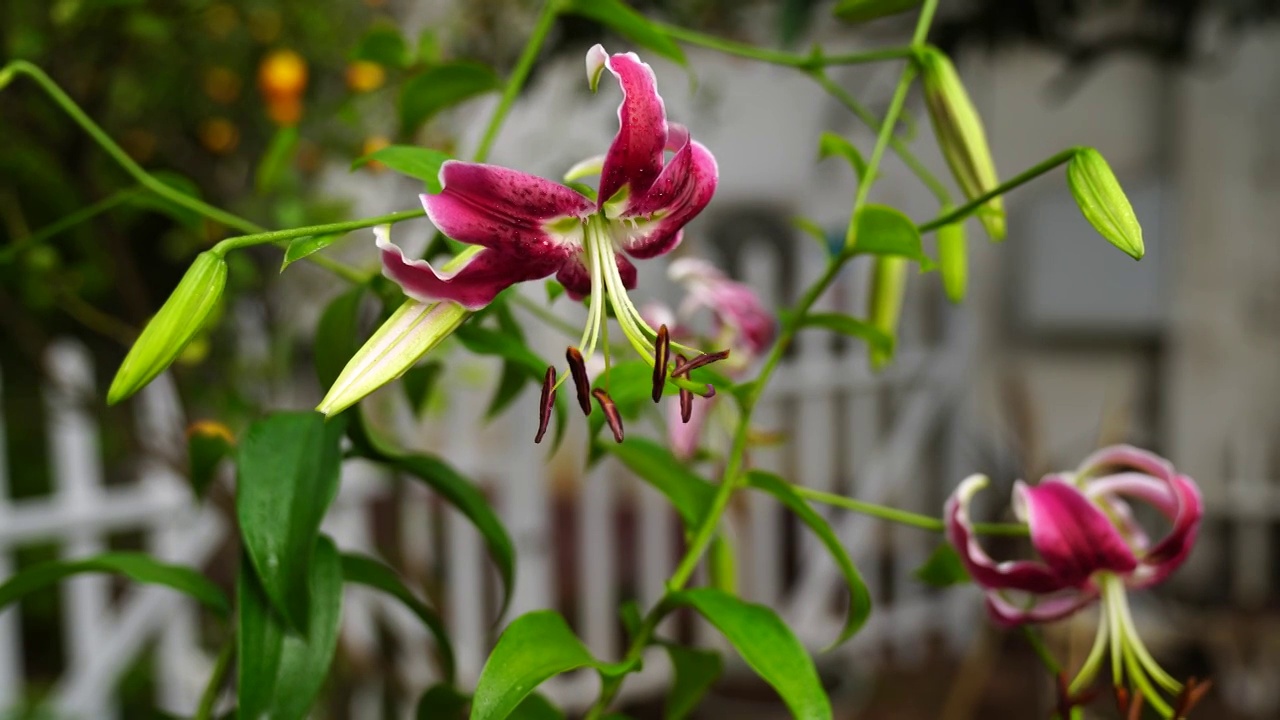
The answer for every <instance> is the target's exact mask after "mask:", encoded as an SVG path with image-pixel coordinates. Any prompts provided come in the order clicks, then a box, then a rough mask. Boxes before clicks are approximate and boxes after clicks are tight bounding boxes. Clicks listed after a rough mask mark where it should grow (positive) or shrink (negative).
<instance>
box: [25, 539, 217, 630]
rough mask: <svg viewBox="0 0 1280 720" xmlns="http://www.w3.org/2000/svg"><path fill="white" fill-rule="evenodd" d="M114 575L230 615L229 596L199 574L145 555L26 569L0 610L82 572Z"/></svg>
mask: <svg viewBox="0 0 1280 720" xmlns="http://www.w3.org/2000/svg"><path fill="white" fill-rule="evenodd" d="M87 572H89V573H114V574H117V575H123V576H125V577H127V578H129V579H130V580H133V581H134V582H140V583H145V584H148V585H164V586H166V587H169V588H172V589H174V590H177V591H178V592H181V593H184V594H186V595H188V596H190V597H192V598H193V599H195V600H197V601H199V602H200V603H201V604H203V605H205V606H206V607H208V608H209V609H210V610H213V611H214V612H216V613H218V614H219V615H229V614H230V613H231V605H230V603H228V602H227V596H226V595H224V594H223V593H222V590H221V589H220V588H219V587H218V586H217V585H215V584H214V583H213V582H212V581H210V580H209V579H208V578H206V577H205V576H204V575H201V574H200V573H199V572H197V571H195V570H192V569H191V568H189V567H184V566H182V565H171V564H169V563H163V562H160V561H159V560H157V559H155V558H153V557H151V556H150V555H147V554H145V553H137V552H109V553H103V554H101V555H95V556H93V557H88V558H81V559H78V560H53V561H50V562H45V563H40V564H39V565H33V566H31V567H29V568H26V569H25V570H23V571H22V572H19V573H18V574H17V575H14V576H13V577H11V578H9V579H8V580H6V581H5V583H4V584H3V585H0V608H4V607H5V606H7V605H9V604H10V603H12V602H15V601H17V600H20V599H21V598H22V597H23V596H25V595H27V594H29V593H32V592H35V591H37V590H40V589H42V588H45V587H47V586H49V585H52V584H54V583H56V582H58V581H59V580H61V579H63V578H65V577H68V576H71V575H77V574H79V573H87Z"/></svg>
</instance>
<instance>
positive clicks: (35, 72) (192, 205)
mask: <svg viewBox="0 0 1280 720" xmlns="http://www.w3.org/2000/svg"><path fill="white" fill-rule="evenodd" d="M18 75H25V76H27V77H29V78H31V79H32V80H34V81H35V82H36V84H37V85H39V86H40V88H41V89H42V90H44V91H45V94H47V95H48V96H49V97H50V98H51V99H52V100H53V102H54V103H55V104H56V105H57V106H58V107H60V108H62V110H63V112H65V113H66V114H67V115H68V116H69V117H70V118H71V119H72V120H73V121H75V123H76V124H77V125H79V126H80V128H81V129H82V130H84V131H85V133H87V134H88V135H89V137H91V138H93V141H94V142H96V143H97V144H98V146H99V147H101V148H102V150H103V152H105V153H107V155H109V156H111V159H112V160H115V161H116V164H117V165H119V166H120V167H121V169H123V170H124V171H125V172H126V173H128V175H129V176H130V177H132V178H133V179H134V180H136V181H137V182H138V184H139V185H141V186H142V187H144V188H146V189H147V190H149V191H151V192H153V193H155V194H156V195H158V196H160V197H162V198H164V199H165V200H168V201H169V202H171V203H173V204H174V205H178V206H179V207H184V208H187V209H188V210H191V211H193V212H196V213H198V214H200V215H201V216H202V217H206V218H209V219H210V220H213V221H215V222H218V223H221V224H223V225H225V226H227V227H229V228H234V229H236V230H239V231H240V232H243V233H251V234H257V233H263V232H266V228H264V227H262V226H261V225H258V224H257V223H255V222H252V221H250V220H246V219H245V218H242V217H240V216H238V215H233V214H232V213H229V212H227V211H226V210H223V209H221V208H218V207H214V206H213V205H210V204H209V203H207V202H204V201H203V200H199V199H197V198H193V197H191V196H190V195H187V194H186V193H184V192H181V191H180V190H178V189H176V188H173V187H170V186H169V185H166V184H165V183H164V182H163V181H161V180H160V179H159V178H157V177H156V176H154V175H152V174H151V173H148V172H147V171H146V170H143V169H142V166H141V165H139V164H138V163H136V162H134V160H133V158H131V157H129V154H128V153H126V152H125V151H124V149H123V148H121V147H120V146H119V145H117V144H116V143H115V141H114V140H112V139H111V136H109V135H107V133H106V131H105V130H103V129H102V128H101V127H99V126H98V124H97V123H95V122H94V121H93V119H92V118H90V117H89V115H88V114H87V113H85V111H84V110H82V109H80V106H79V105H77V104H76V102H75V100H72V99H71V96H69V95H67V93H66V92H64V91H63V89H62V88H60V87H58V84H57V83H55V82H54V81H53V79H52V78H50V77H49V76H48V75H47V74H45V72H44V71H43V70H41V69H40V68H38V67H36V66H35V65H32V64H31V63H29V62H27V61H26V60H14V61H13V62H10V63H9V64H7V65H5V66H4V67H3V68H0V90H3V89H4V88H5V87H6V86H8V84H9V83H10V82H11V81H12V80H13V78H15V77H17V76H18ZM307 260H309V261H310V262H312V263H314V264H315V265H318V266H319V267H322V268H324V269H326V270H329V271H330V272H332V273H334V274H335V275H338V276H339V277H342V278H344V279H346V280H350V281H352V282H363V281H364V279H365V278H364V275H362V274H361V273H359V272H357V271H355V270H353V269H351V268H349V267H347V266H346V265H343V264H342V263H339V262H338V261H336V260H333V259H331V258H326V257H322V256H319V255H312V256H309V257H308V258H307Z"/></svg>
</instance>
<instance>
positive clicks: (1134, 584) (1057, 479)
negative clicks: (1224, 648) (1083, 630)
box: [946, 445, 1204, 717]
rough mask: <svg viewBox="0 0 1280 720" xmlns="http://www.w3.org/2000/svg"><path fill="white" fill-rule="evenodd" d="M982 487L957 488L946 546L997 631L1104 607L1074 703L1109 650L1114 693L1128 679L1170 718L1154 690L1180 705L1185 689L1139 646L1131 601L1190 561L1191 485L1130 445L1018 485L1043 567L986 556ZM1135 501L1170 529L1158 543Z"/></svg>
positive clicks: (1199, 511) (980, 481)
mask: <svg viewBox="0 0 1280 720" xmlns="http://www.w3.org/2000/svg"><path fill="white" fill-rule="evenodd" d="M986 484H987V478H986V477H985V476H982V475H973V476H971V477H969V478H967V479H965V480H964V482H962V483H960V486H959V487H958V488H956V491H955V492H954V493H953V494H952V496H951V498H950V499H949V500H948V501H947V507H946V521H947V536H948V538H949V539H950V541H951V544H952V545H954V546H955V548H956V550H957V551H958V552H959V554H960V557H961V559H962V560H963V561H964V564H965V567H966V568H967V569H968V570H969V574H970V575H971V576H972V577H973V580H974V581H975V582H976V583H977V584H978V585H980V586H982V587H983V588H984V589H985V590H986V600H987V608H988V610H989V611H990V613H991V615H992V617H993V618H994V619H995V620H996V622H998V623H1000V624H1002V625H1005V626H1016V625H1021V624H1024V623H1039V622H1048V621H1052V620H1058V619H1061V618H1064V617H1067V616H1068V615H1071V614H1072V613H1075V612H1076V611H1078V610H1080V609H1082V608H1084V607H1085V606H1087V605H1089V604H1091V603H1092V602H1094V601H1095V600H1100V601H1101V603H1102V619H1101V622H1100V623H1099V626H1098V633H1097V635H1096V637H1095V641H1094V645H1093V649H1092V650H1091V651H1090V653H1089V656H1088V658H1087V659H1086V660H1085V663H1084V666H1083V667H1082V668H1081V670H1080V672H1079V674H1078V675H1077V676H1076V678H1075V679H1074V680H1073V681H1072V683H1071V685H1070V687H1069V691H1070V693H1071V694H1077V693H1079V692H1081V691H1082V690H1083V689H1085V688H1087V687H1088V686H1089V684H1090V683H1091V682H1092V681H1093V679H1094V678H1095V677H1096V675H1097V672H1098V669H1099V668H1100V667H1101V663H1102V660H1103V656H1104V654H1105V652H1104V651H1105V650H1106V649H1107V648H1108V647H1109V648H1110V657H1111V664H1112V676H1113V678H1112V679H1113V681H1114V685H1115V686H1116V687H1121V686H1122V681H1123V680H1124V679H1125V678H1127V679H1128V682H1129V684H1130V685H1131V686H1133V687H1134V688H1135V689H1136V690H1139V691H1141V692H1142V694H1143V696H1144V697H1145V698H1146V701H1147V702H1149V703H1150V704H1151V705H1152V707H1154V708H1156V710H1158V711H1159V712H1160V713H1161V714H1162V715H1163V716H1164V717H1174V716H1175V715H1174V712H1175V710H1174V708H1172V707H1171V706H1170V705H1169V704H1168V703H1167V702H1165V701H1164V699H1163V698H1162V697H1161V696H1160V694H1159V693H1158V692H1157V691H1156V686H1159V687H1160V688H1161V689H1163V690H1164V691H1165V692H1167V693H1169V694H1170V695H1173V696H1178V695H1179V693H1181V692H1182V690H1183V687H1182V684H1181V683H1179V682H1178V681H1177V680H1175V679H1173V678H1172V677H1171V676H1169V674H1168V673H1166V672H1165V671H1164V670H1163V669H1161V668H1160V666H1159V665H1158V664H1156V662H1155V660H1154V659H1153V658H1152V657H1151V653H1150V652H1149V651H1148V650H1147V648H1146V646H1145V645H1144V644H1143V643H1142V640H1141V638H1139V637H1138V635H1137V632H1136V630H1135V626H1134V623H1133V617H1132V615H1131V613H1130V610H1129V602H1128V597H1127V591H1128V590H1139V589H1142V588H1146V587H1150V586H1152V585H1155V584H1156V583H1159V582H1161V581H1163V580H1164V579H1165V578H1167V577H1168V576H1169V574H1170V573H1172V572H1173V571H1174V570H1176V569H1177V568H1178V566H1180V565H1181V564H1182V563H1183V561H1184V560H1186V558H1187V555H1188V554H1190V552H1191V549H1192V546H1193V545H1194V544H1195V539H1196V534H1197V532H1198V530H1199V527H1200V519H1201V517H1202V515H1203V513H1204V503H1203V501H1202V500H1201V497H1200V491H1199V489H1198V488H1197V487H1196V484H1195V482H1194V481H1193V480H1192V479H1191V478H1189V477H1187V476H1186V475H1182V474H1179V473H1178V472H1177V471H1176V470H1175V469H1174V467H1173V465H1172V464H1170V463H1169V461H1167V460H1165V459H1163V458H1161V457H1159V456H1157V455H1154V454H1152V453H1150V452H1147V451H1145V450H1139V449H1138V448H1134V447H1130V446H1127V445H1116V446H1113V447H1109V448H1105V449H1103V450H1100V451H1098V452H1096V453H1094V454H1093V455H1091V456H1090V457H1089V458H1088V459H1086V460H1085V461H1084V463H1083V464H1082V465H1081V466H1080V469H1079V470H1077V471H1076V472H1074V473H1070V472H1068V473H1058V474H1053V475H1048V476H1046V477H1045V478H1043V479H1042V480H1041V481H1040V483H1039V484H1037V485H1035V486H1030V485H1027V484H1026V483H1023V482H1022V481H1018V483H1016V484H1015V485H1014V489H1013V508H1014V512H1015V514H1016V515H1017V516H1018V518H1019V519H1020V520H1021V521H1023V522H1025V523H1026V524H1027V526H1028V528H1029V530H1030V534H1031V543H1032V545H1033V546H1035V549H1036V551H1037V553H1038V554H1039V555H1040V560H1011V561H1004V562H997V561H995V560H992V559H991V557H990V556H988V555H987V553H986V552H985V551H984V550H983V549H982V545H981V543H980V542H979V541H978V538H977V536H976V535H975V534H974V532H973V525H972V523H971V521H970V518H969V502H970V500H971V499H972V497H973V496H974V495H975V494H976V493H977V492H978V491H979V490H981V489H982V488H983V487H984V486H986ZM1135 499H1136V500H1140V501H1142V502H1144V503H1147V504H1149V505H1151V506H1152V507H1154V508H1155V509H1156V510H1157V511H1159V512H1160V514H1162V515H1163V516H1164V517H1165V518H1166V519H1167V520H1168V521H1169V523H1170V529H1169V531H1168V532H1167V533H1166V534H1165V535H1164V537H1163V538H1161V539H1160V540H1159V541H1153V540H1152V538H1151V537H1150V536H1149V535H1148V534H1147V532H1146V531H1145V530H1144V529H1143V528H1142V526H1141V525H1139V524H1138V522H1137V521H1136V519H1135V517H1134V514H1133V511H1132V509H1131V507H1130V505H1129V501H1130V500H1135ZM1153 683H1154V684H1153ZM1188 709H1189V708H1188Z"/></svg>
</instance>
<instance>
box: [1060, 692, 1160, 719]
mask: <svg viewBox="0 0 1280 720" xmlns="http://www.w3.org/2000/svg"><path fill="white" fill-rule="evenodd" d="M1114 690H1115V695H1116V710H1119V711H1120V715H1121V717H1125V718H1127V717H1129V691H1128V690H1127V689H1125V688H1122V687H1118V688H1114ZM1138 697H1142V693H1138ZM1059 712H1061V711H1059Z"/></svg>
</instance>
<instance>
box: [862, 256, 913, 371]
mask: <svg viewBox="0 0 1280 720" xmlns="http://www.w3.org/2000/svg"><path fill="white" fill-rule="evenodd" d="M909 262H910V261H909V260H908V259H907V258H905V257H901V256H898V255H881V256H879V257H877V258H876V266H875V274H874V275H873V276H872V278H871V302H870V312H869V315H870V316H871V318H870V319H871V324H872V325H873V326H874V327H875V328H876V329H878V330H880V331H881V332H883V333H884V334H886V335H888V336H889V337H891V338H894V339H895V340H896V339H897V335H898V317H899V316H900V315H901V314H902V298H903V296H904V295H905V294H906V290H907V268H908V263H909ZM894 345H895V346H896V345H897V343H896V342H895V343H894ZM892 359H893V351H892V350H887V351H886V350H883V349H879V348H876V347H872V349H871V367H872V368H874V369H876V370H879V369H880V368H881V367H884V365H885V364H886V363H888V362H889V361H890V360H892Z"/></svg>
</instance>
